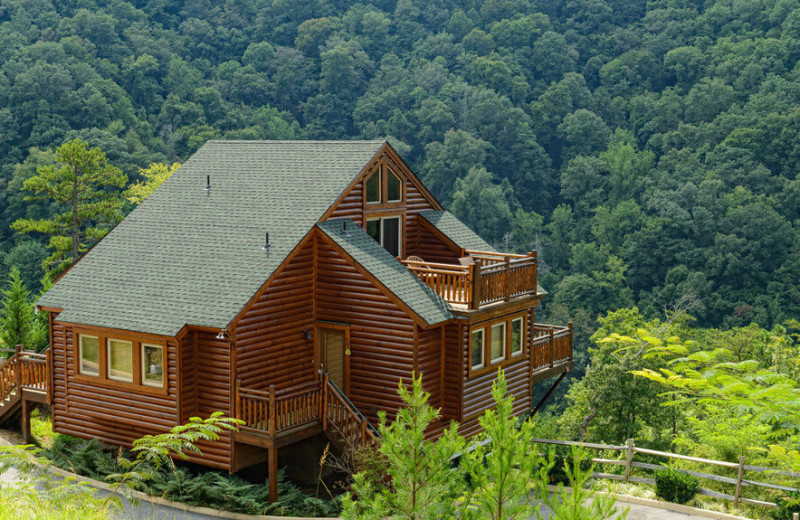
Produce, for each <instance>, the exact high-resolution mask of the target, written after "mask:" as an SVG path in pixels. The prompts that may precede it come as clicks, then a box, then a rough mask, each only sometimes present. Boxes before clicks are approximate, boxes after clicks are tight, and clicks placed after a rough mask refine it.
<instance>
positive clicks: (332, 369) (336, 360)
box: [317, 324, 350, 395]
mask: <svg viewBox="0 0 800 520" xmlns="http://www.w3.org/2000/svg"><path fill="white" fill-rule="evenodd" d="M317 356H318V359H319V364H320V366H321V367H322V369H323V370H325V371H326V372H327V373H328V376H329V377H330V379H331V381H333V383H334V384H335V385H336V386H338V387H339V389H341V391H342V392H344V393H345V395H349V393H350V377H349V376H350V327H349V326H347V325H338V324H337V325H334V324H325V325H319V326H318V327H317Z"/></svg>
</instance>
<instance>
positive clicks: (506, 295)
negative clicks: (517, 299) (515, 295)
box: [503, 256, 511, 301]
mask: <svg viewBox="0 0 800 520" xmlns="http://www.w3.org/2000/svg"><path fill="white" fill-rule="evenodd" d="M503 261H504V262H505V264H506V270H505V271H504V272H503V300H505V301H508V300H510V299H511V284H510V283H509V281H510V280H509V279H510V278H511V257H510V256H505V257H503Z"/></svg>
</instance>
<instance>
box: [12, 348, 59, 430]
mask: <svg viewBox="0 0 800 520" xmlns="http://www.w3.org/2000/svg"><path fill="white" fill-rule="evenodd" d="M5 352H13V354H12V355H11V357H9V358H8V359H6V360H5V361H2V363H0V425H3V424H11V423H14V422H16V421H21V426H22V436H23V438H24V442H26V443H30V442H31V433H30V431H31V428H30V419H31V412H32V411H33V410H34V409H36V408H37V407H39V406H41V405H43V404H47V403H49V402H50V396H51V395H50V389H51V387H52V385H51V384H50V373H51V370H50V369H51V366H52V358H51V354H50V349H49V348H48V349H47V350H46V351H45V352H44V353H37V352H31V351H26V350H24V349H23V347H22V345H17V347H16V348H15V349H14V350H5Z"/></svg>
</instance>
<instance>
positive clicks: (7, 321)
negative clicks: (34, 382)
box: [0, 267, 34, 348]
mask: <svg viewBox="0 0 800 520" xmlns="http://www.w3.org/2000/svg"><path fill="white" fill-rule="evenodd" d="M2 293H3V307H2V314H0V327H1V328H0V340H2V342H3V345H4V346H5V347H6V348H14V346H15V345H19V344H23V345H27V344H28V342H29V340H30V339H31V334H32V332H33V328H34V327H33V326H34V323H33V320H34V314H33V305H32V304H31V302H30V295H31V293H30V291H29V290H28V288H27V287H25V282H23V281H22V278H21V277H20V274H19V269H17V268H16V267H12V268H11V274H10V275H9V278H8V288H7V289H4V290H3V291H2Z"/></svg>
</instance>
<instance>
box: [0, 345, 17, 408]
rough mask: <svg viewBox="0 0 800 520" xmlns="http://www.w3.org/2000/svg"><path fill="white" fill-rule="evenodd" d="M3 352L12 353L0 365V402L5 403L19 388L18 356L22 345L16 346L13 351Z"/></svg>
mask: <svg viewBox="0 0 800 520" xmlns="http://www.w3.org/2000/svg"><path fill="white" fill-rule="evenodd" d="M3 350H4V351H10V352H14V354H13V355H12V356H11V357H9V358H7V359H5V360H4V361H3V362H2V363H0V402H2V401H5V399H6V398H7V397H8V396H9V395H11V393H12V392H13V391H14V390H17V389H18V388H19V386H20V381H19V355H20V352H21V351H22V345H17V346H16V348H15V349H14V350H11V349H3ZM9 372H10V374H9Z"/></svg>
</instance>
